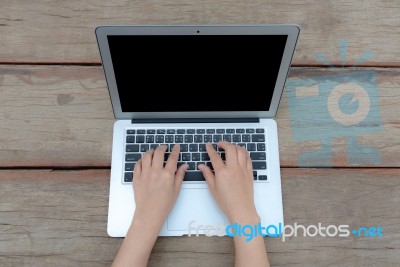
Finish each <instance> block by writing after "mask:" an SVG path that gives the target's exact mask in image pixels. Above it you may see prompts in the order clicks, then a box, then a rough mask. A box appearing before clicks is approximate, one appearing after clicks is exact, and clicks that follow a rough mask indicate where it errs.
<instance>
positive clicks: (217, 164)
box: [206, 143, 225, 171]
mask: <svg viewBox="0 0 400 267" xmlns="http://www.w3.org/2000/svg"><path fill="white" fill-rule="evenodd" d="M206 150H207V153H208V156H209V157H210V160H211V163H212V165H213V167H214V170H216V171H217V170H219V169H221V168H223V167H225V164H224V163H223V162H222V159H221V157H220V156H219V155H218V153H217V151H215V149H214V147H213V146H212V145H211V143H207V144H206Z"/></svg>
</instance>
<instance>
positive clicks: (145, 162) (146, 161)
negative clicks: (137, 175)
mask: <svg viewBox="0 0 400 267" xmlns="http://www.w3.org/2000/svg"><path fill="white" fill-rule="evenodd" d="M153 153H154V149H150V150H149V151H147V152H146V153H144V154H143V156H142V169H150V167H151V162H152V161H153Z"/></svg>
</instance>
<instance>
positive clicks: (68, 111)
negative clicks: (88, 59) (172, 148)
mask: <svg viewBox="0 0 400 267" xmlns="http://www.w3.org/2000/svg"><path fill="white" fill-rule="evenodd" d="M370 70H372V71H374V73H375V75H376V77H377V78H376V80H377V88H378V96H379V98H378V96H371V99H370V100H371V103H375V104H374V105H372V106H371V110H372V109H374V110H380V114H381V118H382V119H380V118H379V117H376V118H373V120H372V121H370V125H369V126H371V125H372V126H373V127H372V128H371V127H369V126H368V125H367V128H368V127H369V128H368V129H370V132H364V127H352V128H350V130H351V133H349V132H346V131H343V129H342V132H340V131H339V132H338V133H336V132H335V131H334V132H335V133H334V134H330V133H327V134H326V135H327V136H328V137H329V136H330V137H331V140H332V144H333V149H332V151H330V150H329V149H328V150H326V149H325V150H324V151H323V152H322V153H321V154H320V155H319V154H315V153H314V154H311V156H310V157H309V158H308V162H302V161H301V160H299V159H301V157H302V156H301V155H302V154H304V153H307V152H308V151H314V152H315V151H318V149H320V148H321V144H322V141H321V140H323V139H324V136H325V135H324V133H326V132H327V129H328V130H329V129H331V128H329V127H332V125H331V124H328V126H327V125H326V124H324V119H323V118H325V119H326V120H327V121H328V122H332V119H329V117H326V114H325V117H323V116H324V114H322V115H321V117H319V115H318V116H316V117H315V118H308V117H305V118H304V120H303V118H302V117H300V118H299V117H298V116H297V117H296V114H297V115H299V114H300V116H301V115H302V114H304V115H305V116H306V115H307V114H308V115H307V116H309V115H310V113H309V111H310V110H311V111H320V112H321V110H322V111H323V110H324V109H325V110H326V101H325V102H324V101H323V99H322V100H321V99H319V98H317V99H314V100H312V101H311V102H301V101H297V102H296V99H295V98H297V95H296V94H294V96H293V94H292V92H293V90H296V88H297V87H293V86H292V87H290V88H289V87H287V88H286V92H287V93H285V94H284V97H283V101H282V103H281V106H280V109H279V112H278V116H277V122H278V126H279V129H278V131H279V138H280V139H279V140H280V142H279V145H280V158H281V165H282V166H299V165H300V166H325V165H324V164H323V162H322V163H321V162H320V160H319V159H321V158H322V159H326V158H329V155H333V156H332V158H333V159H332V164H331V165H332V166H353V165H357V166H376V165H375V164H377V166H386V167H390V166H394V167H396V166H397V167H398V166H400V161H399V158H400V140H399V138H398V136H399V124H400V121H399V120H400V116H399V115H400V114H399V109H398V103H399V102H400V96H399V94H398V88H399V85H400V75H399V73H400V70H399V69H390V68H377V69H370ZM344 71H345V72H347V73H350V74H351V73H353V74H354V73H357V72H354V70H351V69H345V70H344ZM342 72H343V71H340V72H332V71H331V70H327V69H318V68H293V70H292V72H291V74H290V78H289V82H291V83H294V82H295V81H299V80H300V81H302V80H301V79H304V78H306V81H307V82H310V83H311V84H318V82H320V81H319V80H318V79H321V78H320V77H325V76H327V75H331V74H332V73H342ZM337 77H340V76H333V77H328V78H326V79H325V80H326V81H332V82H334V81H335V80H337ZM371 84H372V85H373V84H374V82H371ZM293 88H294V89H293ZM0 93H1V97H0V133H1V134H0V166H109V165H110V157H111V142H112V127H113V122H114V118H113V113H112V108H111V104H110V100H109V96H108V92H107V89H106V84H105V81H104V75H103V72H102V70H101V67H97V66H93V67H79V66H69V67H68V66H11V65H9V66H0ZM322 95H324V94H322ZM288 96H289V97H290V98H291V102H290V103H291V105H289V101H288ZM324 97H325V99H326V98H327V97H328V95H327V94H326V93H325V95H324ZM292 102H293V103H292ZM305 103H306V105H305ZM289 106H290V108H291V110H292V112H291V113H292V117H293V116H294V117H295V118H294V119H293V118H292V121H294V122H297V125H291V119H290V112H289ZM304 107H306V108H304ZM329 125H330V126H329ZM334 126H335V124H334ZM327 127H328V128H327ZM302 129H310V131H311V134H312V135H311V136H312V138H308V140H306V141H301V140H299V138H298V135H299V134H298V132H299V131H300V132H301V130H302ZM334 129H336V128H334ZM338 129H340V125H338ZM301 133H302V132H301ZM353 133H359V134H357V135H359V137H357V139H358V140H359V142H360V144H361V145H362V146H371V147H373V148H376V149H377V150H378V151H379V153H380V154H381V160H380V162H370V161H369V158H371V159H373V158H374V157H373V156H372V154H371V155H370V154H369V150H365V148H360V149H358V150H355V149H352V150H350V152H349V153H348V152H347V150H346V149H347V144H346V140H347V139H346V136H348V135H349V136H351V135H352V134H353ZM306 134H307V132H306ZM358 151H361V152H362V153H361V154H360V155H357V152H358ZM313 155H314V157H312V156H313ZM315 155H317V157H315ZM348 155H356V160H358V162H357V161H356V162H353V161H350V160H349V159H348ZM364 155H367V156H368V158H365V157H364ZM369 156H371V157H369ZM328 166H329V164H328Z"/></svg>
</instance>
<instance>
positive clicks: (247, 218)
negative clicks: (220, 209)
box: [228, 208, 261, 224]
mask: <svg viewBox="0 0 400 267" xmlns="http://www.w3.org/2000/svg"><path fill="white" fill-rule="evenodd" d="M228 219H229V222H230V223H238V224H257V223H259V222H260V221H261V218H260V216H258V213H257V211H256V209H255V208H254V210H251V211H250V210H249V211H247V212H240V213H236V214H233V215H232V216H230V217H229V218H228Z"/></svg>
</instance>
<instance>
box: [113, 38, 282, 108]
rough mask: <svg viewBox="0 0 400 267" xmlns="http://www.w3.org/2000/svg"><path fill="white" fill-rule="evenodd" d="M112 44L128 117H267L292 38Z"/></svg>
mask: <svg viewBox="0 0 400 267" xmlns="http://www.w3.org/2000/svg"><path fill="white" fill-rule="evenodd" d="M107 38H108V43H109V47H110V52H111V58H112V62H113V67H114V72H115V78H116V82H117V87H118V93H119V97H120V101H121V108H122V111H123V112H166V111H168V112H178V111H179V112H187V111H268V110H269V107H270V104H271V99H272V95H273V90H274V87H275V83H276V80H277V76H278V72H279V67H280V64H281V60H282V56H283V52H284V50H285V45H286V41H287V35H179V36H176V35H162V36H154V35H151V36H149V35H141V36H108V37H107ZM236 89H237V90H236Z"/></svg>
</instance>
